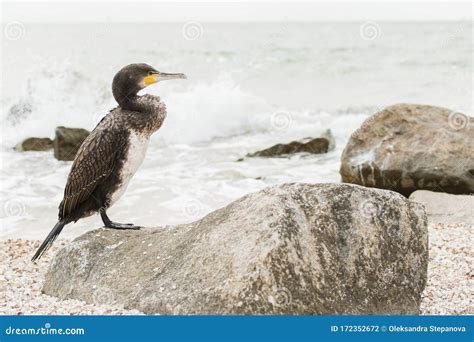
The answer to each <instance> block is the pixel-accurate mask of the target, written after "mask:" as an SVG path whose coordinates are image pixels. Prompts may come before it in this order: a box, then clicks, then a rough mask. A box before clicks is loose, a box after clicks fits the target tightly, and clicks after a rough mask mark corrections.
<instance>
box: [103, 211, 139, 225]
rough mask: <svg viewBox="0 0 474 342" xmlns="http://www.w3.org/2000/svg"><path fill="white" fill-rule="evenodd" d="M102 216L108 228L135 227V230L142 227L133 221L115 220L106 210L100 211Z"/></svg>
mask: <svg viewBox="0 0 474 342" xmlns="http://www.w3.org/2000/svg"><path fill="white" fill-rule="evenodd" d="M100 216H101V217H102V222H104V226H105V227H106V228H111V229H133V230H138V229H140V228H141V227H140V226H135V225H134V224H133V223H117V222H113V221H112V220H111V219H110V218H109V217H108V216H107V213H106V212H105V210H101V211H100Z"/></svg>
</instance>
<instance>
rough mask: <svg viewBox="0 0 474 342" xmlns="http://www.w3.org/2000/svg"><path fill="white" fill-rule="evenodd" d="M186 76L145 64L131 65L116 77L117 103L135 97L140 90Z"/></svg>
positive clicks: (114, 91) (115, 94)
mask: <svg viewBox="0 0 474 342" xmlns="http://www.w3.org/2000/svg"><path fill="white" fill-rule="evenodd" d="M185 78H186V75H184V74H169V73H164V72H160V71H158V70H156V69H155V68H153V67H152V66H150V65H148V64H144V63H140V64H129V65H127V66H125V67H123V68H122V69H120V71H119V72H117V74H115V76H114V80H113V82H112V92H113V94H114V97H115V99H116V100H117V102H119V103H120V102H121V101H122V100H123V99H126V98H129V97H132V96H135V95H136V94H137V93H138V92H139V91H140V90H142V89H143V88H146V87H148V86H149V85H152V84H154V83H158V82H160V81H164V80H173V79H185Z"/></svg>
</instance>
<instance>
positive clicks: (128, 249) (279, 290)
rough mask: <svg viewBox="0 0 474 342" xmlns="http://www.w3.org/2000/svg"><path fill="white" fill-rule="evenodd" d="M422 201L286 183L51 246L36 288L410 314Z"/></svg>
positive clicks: (127, 298) (139, 303)
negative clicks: (173, 222) (186, 215)
mask: <svg viewBox="0 0 474 342" xmlns="http://www.w3.org/2000/svg"><path fill="white" fill-rule="evenodd" d="M427 261H428V235H427V222H426V215H425V212H424V208H423V207H422V206H421V205H420V204H417V203H415V202H411V201H409V200H407V199H405V198H404V197H403V196H401V195H400V194H398V193H395V192H391V191H386V190H380V189H371V188H365V187H361V186H357V185H350V184H285V185H281V186H275V187H271V188H267V189H264V190H262V191H260V192H257V193H253V194H249V195H247V196H244V197H242V198H241V199H239V200H237V201H235V202H233V203H231V204H229V205H228V206H226V207H224V208H222V209H219V210H216V211H214V212H212V213H210V214H209V215H207V216H205V217H204V218H202V219H201V220H199V221H196V222H194V223H191V224H183V225H177V226H167V227H160V228H153V229H151V228H148V229H142V230H139V231H127V230H125V231H119V230H109V229H98V230H94V231H91V232H88V233H86V234H84V235H82V236H80V237H79V238H77V239H76V240H74V241H73V242H71V243H70V244H69V245H68V246H67V247H65V248H64V249H62V250H61V251H59V252H58V253H57V254H56V256H55V257H54V259H53V262H52V263H51V266H50V268H49V270H48V272H47V274H46V277H45V283H44V287H43V292H44V293H45V294H48V295H52V296H57V297H59V298H61V299H66V298H73V299H80V300H84V301H86V302H89V303H101V304H104V303H108V304H120V305H122V304H123V305H124V307H125V308H129V309H138V310H140V311H143V312H145V313H148V314H151V313H159V314H238V315H239V314H277V315H279V314H295V315H301V314H308V315H315V314H325V315H329V314H336V315H337V314H417V313H419V305H420V300H421V293H422V291H423V288H424V287H425V283H426V277H427Z"/></svg>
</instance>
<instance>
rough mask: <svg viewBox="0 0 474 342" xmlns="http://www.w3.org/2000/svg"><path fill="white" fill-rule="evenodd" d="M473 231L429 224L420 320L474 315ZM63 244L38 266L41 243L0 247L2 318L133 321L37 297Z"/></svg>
mask: <svg viewBox="0 0 474 342" xmlns="http://www.w3.org/2000/svg"><path fill="white" fill-rule="evenodd" d="M473 228H474V227H473V226H471V225H467V224H430V225H429V238H430V258H429V260H430V262H429V265H428V283H427V286H426V288H425V291H424V292H423V298H422V303H421V312H422V314H423V315H438V314H439V315H456V314H460V315H467V314H474V307H473V304H472V302H473V300H472V298H473V296H472V294H473V293H472V291H473V289H474V270H473V268H472V265H473V264H474V251H473V250H472V248H471V242H472V241H471V239H470V236H471V234H472V230H473ZM67 243H68V241H67V240H58V241H57V242H56V243H55V244H54V246H53V248H52V249H51V250H50V251H49V252H48V253H47V254H46V255H45V256H43V258H42V259H41V260H40V261H39V262H38V263H37V264H34V263H32V262H31V261H30V258H31V256H32V254H33V253H34V251H35V250H36V248H37V247H38V246H39V244H40V241H30V240H4V241H0V314H1V315H137V314H141V313H140V312H139V311H137V310H126V309H124V308H123V307H121V306H114V305H92V304H87V303H85V302H82V301H79V300H59V299H57V298H54V297H50V296H46V295H44V294H42V293H41V286H42V283H43V281H44V275H45V273H46V270H47V268H48V265H49V263H50V262H51V259H52V256H53V255H54V253H55V252H56V251H58V250H59V249H61V248H62V247H64V246H65V245H66V244H67Z"/></svg>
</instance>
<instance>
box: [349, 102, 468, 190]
mask: <svg viewBox="0 0 474 342" xmlns="http://www.w3.org/2000/svg"><path fill="white" fill-rule="evenodd" d="M473 120H474V119H473V118H472V117H469V116H467V115H466V114H463V113H460V112H455V111H451V110H449V109H445V108H439V107H433V106H426V105H416V104H397V105H394V106H390V107H387V108H386V109H384V110H382V111H381V112H378V113H376V114H375V115H373V116H372V117H370V118H368V119H367V120H366V121H365V122H364V123H363V124H362V126H361V127H360V128H359V129H358V130H357V131H355V132H354V133H353V134H352V136H351V138H350V139H349V141H348V143H347V145H346V147H345V149H344V152H343V153H342V158H341V168H340V174H341V177H342V181H343V182H346V183H354V184H360V185H364V186H368V187H376V188H382V189H390V190H394V191H397V192H399V193H401V194H403V195H405V196H409V195H410V194H411V193H412V192H413V191H415V190H430V191H437V192H447V193H453V194H469V193H473V192H474V124H473V122H474V121H473Z"/></svg>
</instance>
